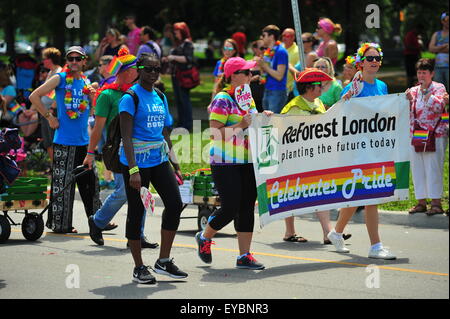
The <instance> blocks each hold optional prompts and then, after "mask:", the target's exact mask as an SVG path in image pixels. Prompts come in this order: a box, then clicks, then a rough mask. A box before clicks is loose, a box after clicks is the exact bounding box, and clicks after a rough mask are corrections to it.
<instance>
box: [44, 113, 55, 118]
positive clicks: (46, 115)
mask: <svg viewBox="0 0 450 319" xmlns="http://www.w3.org/2000/svg"><path fill="white" fill-rule="evenodd" d="M50 115H53V114H52V112H50V111H47V113H45V115H44V117H45V118H46V119H48V118H49V117H50Z"/></svg>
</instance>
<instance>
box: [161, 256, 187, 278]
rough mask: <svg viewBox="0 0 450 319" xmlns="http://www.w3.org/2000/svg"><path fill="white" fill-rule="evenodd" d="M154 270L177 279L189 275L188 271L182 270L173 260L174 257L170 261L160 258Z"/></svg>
mask: <svg viewBox="0 0 450 319" xmlns="http://www.w3.org/2000/svg"><path fill="white" fill-rule="evenodd" d="M154 272H156V273H157V274H160V275H166V276H169V277H172V278H175V279H182V278H186V277H187V276H188V274H187V273H185V272H184V271H181V270H180V269H179V268H178V267H177V266H175V264H174V262H173V258H172V259H171V260H169V261H166V262H162V261H161V260H160V259H158V260H157V261H156V263H155V269H154Z"/></svg>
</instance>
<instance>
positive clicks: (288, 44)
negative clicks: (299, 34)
mask: <svg viewBox="0 0 450 319" xmlns="http://www.w3.org/2000/svg"><path fill="white" fill-rule="evenodd" d="M281 39H282V42H283V46H284V48H285V49H286V51H287V53H288V57H289V66H288V69H289V72H288V74H287V82H286V88H287V91H288V101H290V100H291V99H292V98H293V97H294V94H293V92H292V90H293V89H294V74H295V73H296V72H297V70H296V69H295V67H294V66H295V65H297V63H299V62H300V57H299V54H298V46H297V43H296V42H295V30H294V29H291V28H287V29H284V31H283V33H282V34H281Z"/></svg>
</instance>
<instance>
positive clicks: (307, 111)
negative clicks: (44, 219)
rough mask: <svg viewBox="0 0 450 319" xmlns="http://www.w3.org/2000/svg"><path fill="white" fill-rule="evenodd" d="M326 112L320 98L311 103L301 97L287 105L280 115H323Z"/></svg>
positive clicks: (295, 98)
mask: <svg viewBox="0 0 450 319" xmlns="http://www.w3.org/2000/svg"><path fill="white" fill-rule="evenodd" d="M326 111H327V110H326V109H325V106H324V105H323V103H322V101H321V100H320V99H319V98H316V99H315V100H314V102H310V101H308V100H307V99H305V98H303V96H301V95H299V96H296V97H294V98H293V99H292V100H291V101H290V102H289V103H288V104H286V105H285V106H284V108H283V109H282V110H281V113H280V114H289V115H311V114H322V113H325V112H326Z"/></svg>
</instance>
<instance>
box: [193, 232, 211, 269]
mask: <svg viewBox="0 0 450 319" xmlns="http://www.w3.org/2000/svg"><path fill="white" fill-rule="evenodd" d="M201 234H202V232H198V233H197V234H195V240H196V241H197V244H198V256H199V257H200V259H201V260H202V261H203V262H204V263H207V264H210V263H211V262H212V255H211V245H215V242H213V241H212V240H211V239H202V238H201Z"/></svg>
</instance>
